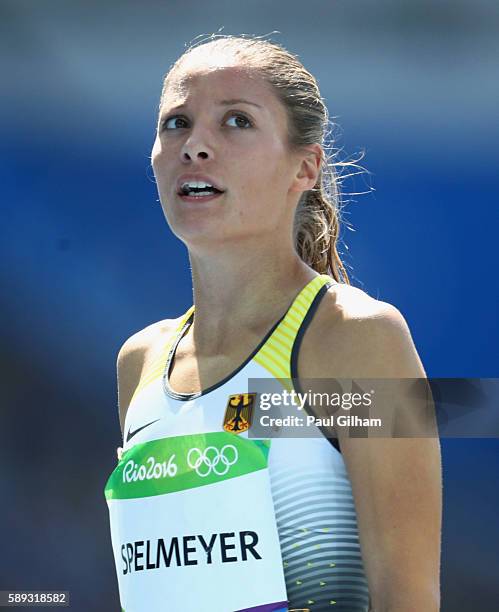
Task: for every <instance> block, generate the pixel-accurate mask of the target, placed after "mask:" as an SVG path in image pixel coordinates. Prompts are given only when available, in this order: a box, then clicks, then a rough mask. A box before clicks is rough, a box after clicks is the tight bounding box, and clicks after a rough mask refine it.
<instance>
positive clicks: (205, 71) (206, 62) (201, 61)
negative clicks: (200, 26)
mask: <svg viewBox="0 0 499 612" xmlns="http://www.w3.org/2000/svg"><path fill="white" fill-rule="evenodd" d="M211 97H216V98H244V99H248V100H249V101H253V102H257V103H258V104H260V105H263V106H266V107H269V108H272V109H273V110H275V107H276V105H279V101H278V100H277V97H276V95H275V93H274V92H273V90H272V87H271V86H270V85H269V84H268V83H267V82H266V81H265V80H264V78H263V77H262V76H261V74H260V73H259V72H258V71H257V70H256V68H254V67H249V66H244V65H242V64H241V63H240V62H237V61H235V60H234V59H231V58H228V57H226V56H224V57H211V56H210V57H207V58H202V57H199V56H198V57H195V58H189V57H187V58H186V59H185V60H184V61H183V62H182V63H181V64H180V65H179V66H177V67H176V68H175V69H174V70H172V72H171V73H170V74H169V75H168V78H167V80H166V84H165V89H164V95H163V100H162V106H168V107H174V106H180V105H184V104H187V103H188V102H190V101H193V100H195V99H196V98H202V99H203V100H208V99H210V98H211Z"/></svg>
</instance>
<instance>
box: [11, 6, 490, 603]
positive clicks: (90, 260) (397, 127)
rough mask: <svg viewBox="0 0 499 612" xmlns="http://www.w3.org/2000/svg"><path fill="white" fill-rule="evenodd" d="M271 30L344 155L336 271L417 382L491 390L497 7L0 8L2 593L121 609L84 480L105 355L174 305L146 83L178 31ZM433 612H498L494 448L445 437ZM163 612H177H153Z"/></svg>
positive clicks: (105, 540)
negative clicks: (350, 168) (364, 299)
mask: <svg viewBox="0 0 499 612" xmlns="http://www.w3.org/2000/svg"><path fill="white" fill-rule="evenodd" d="M222 26H223V27H224V29H223V32H224V33H227V34H239V33H246V34H257V35H263V34H267V33H269V32H271V31H273V30H278V31H279V32H280V33H278V34H274V35H272V37H271V38H272V39H273V40H275V41H277V42H280V43H282V44H284V45H285V46H287V47H288V48H289V49H290V50H291V51H293V52H295V53H298V54H299V56H300V57H301V59H302V61H303V62H304V64H305V65H306V66H307V67H308V69H309V70H311V72H312V73H314V74H315V75H316V77H317V78H318V80H319V84H320V86H321V90H322V94H323V96H324V97H325V98H326V100H327V103H328V107H329V110H330V114H331V115H332V116H333V117H334V121H335V123H336V124H337V125H338V126H339V127H338V128H337V130H336V133H337V135H338V136H339V139H338V140H337V141H336V143H335V146H337V147H340V148H342V149H343V153H342V158H343V159H346V158H349V157H350V158H351V156H352V155H356V154H358V153H359V152H360V151H364V152H365V156H364V158H363V160H362V162H361V163H362V164H363V166H364V167H365V168H366V169H367V170H369V172H370V175H367V174H364V175H363V176H359V177H355V178H353V179H352V180H351V181H349V182H347V183H345V185H344V188H345V190H346V191H347V192H361V191H369V187H370V186H372V187H374V189H375V191H373V192H371V193H370V194H367V195H359V196H352V197H351V198H350V203H349V204H348V207H347V208H346V215H345V218H346V219H347V220H348V223H349V224H351V225H352V227H353V229H354V230H355V231H348V230H346V229H345V231H344V233H343V237H344V245H343V247H342V251H343V256H344V259H345V262H346V264H347V266H348V270H349V273H350V276H351V279H352V283H353V284H354V285H356V286H358V287H360V288H362V289H363V290H365V291H367V292H368V293H369V294H370V295H372V296H374V297H377V298H379V299H382V300H384V301H387V302H390V303H392V304H394V305H396V306H397V307H398V308H399V310H400V311H401V312H402V313H403V314H404V316H405V317H406V320H407V321H408V323H409V326H410V328H411V331H412V334H413V338H414V341H415V343H416V346H417V348H418V351H419V353H420V355H421V358H422V360H423V363H424V365H425V368H426V371H427V373H428V375H429V376H433V377H437V376H440V377H445V376H448V377H460V376H467V377H497V376H499V372H498V367H497V344H498V340H499V338H498V335H499V334H498V323H497V305H498V283H497V272H496V268H497V256H496V247H497V229H498V227H497V196H496V189H497V180H498V171H497V169H498V163H499V147H498V146H497V143H498V140H499V121H498V116H497V114H498V113H497V109H498V102H499V100H498V98H499V95H498V94H499V81H498V77H497V75H498V74H499V70H498V69H499V53H498V52H499V5H498V3H497V2H493V1H492V0H467V1H464V0H452V1H450V0H378V1H377V2H372V1H368V0H358V1H357V2H346V1H328V2H326V1H324V0H322V1H319V0H307V2H306V4H304V3H302V2H300V1H298V0H274V1H273V2H264V1H263V0H246V1H245V2H230V1H228V0H227V1H223V0H209V1H207V2H202V1H200V0H183V2H181V3H180V2H179V3H174V2H169V1H166V0H163V1H161V2H160V1H159V0H156V1H153V0H145V1H143V2H140V3H139V2H132V1H131V0H121V1H120V2H117V1H114V0H106V2H97V1H96V0H85V1H80V0H73V1H72V2H66V1H63V0H44V1H43V2H41V1H40V2H34V1H27V0H1V2H0V51H1V53H0V66H1V74H2V78H1V90H2V94H1V105H2V112H1V113H0V127H1V141H0V162H1V163H0V173H1V174H0V176H1V186H2V195H1V202H2V203H1V207H2V208H1V210H2V219H3V222H2V224H1V242H0V253H1V267H0V281H1V284H2V300H1V304H0V313H1V321H2V326H1V329H2V332H1V333H2V337H1V340H2V341H1V351H0V358H1V372H2V391H3V392H2V396H3V401H2V421H1V439H0V442H1V456H0V479H1V491H2V520H1V533H0V537H1V542H2V548H3V551H4V552H3V555H2V557H1V561H0V580H1V582H0V589H63V590H69V591H71V596H72V606H71V607H72V609H74V610H78V611H79V610H82V611H84V610H85V611H86V610H96V611H101V610H102V611H109V610H118V609H119V600H118V593H117V585H116V577H115V570H114V564H113V558H112V551H111V542H110V536H109V526H108V514H107V507H106V503H105V500H104V495H103V487H104V484H105V481H106V479H107V477H108V475H109V473H110V472H111V470H112V469H113V467H114V465H115V450H116V447H117V446H118V445H120V443H121V436H120V429H119V422H118V412H117V396H116V381H115V363H116V355H117V352H118V350H119V348H120V346H121V344H122V343H123V342H124V341H125V339H126V338H127V337H128V336H130V335H131V334H132V333H134V332H136V331H138V330H139V329H142V328H143V327H145V326H146V325H148V324H150V323H152V322H154V321H158V320H160V319H164V318H170V317H177V316H178V315H179V314H181V313H182V312H184V311H185V310H186V309H187V308H188V307H189V306H190V304H191V297H192V296H191V286H190V274H189V267H188V260H187V254H186V250H185V248H184V246H183V245H182V244H181V243H180V242H179V241H178V240H176V239H175V237H174V236H173V235H172V234H171V233H170V231H169V229H168V227H167V225H166V222H165V220H164V217H163V214H162V211H161V207H160V205H159V204H158V202H157V198H158V196H157V193H156V189H155V185H154V181H153V175H152V170H151V167H150V160H149V155H150V150H151V147H152V143H153V140H154V130H155V121H156V110H157V104H158V101H159V94H160V90H161V84H162V77H163V75H164V73H165V72H166V71H167V70H168V67H169V66H170V64H171V63H172V62H173V61H174V60H175V59H176V58H177V57H178V56H179V55H180V54H181V52H182V51H183V49H184V44H185V43H187V42H189V41H191V40H192V39H193V38H194V37H195V36H197V35H199V34H210V33H212V32H216V31H217V30H218V29H219V28H220V27H222ZM442 453H443V464H444V503H445V505H444V526H443V543H442V545H443V551H442V610H443V611H444V612H454V611H457V612H461V611H468V610H473V612H488V611H496V610H498V609H499V586H498V581H497V577H498V575H499V562H498V558H499V555H498V552H499V541H498V540H499V529H498V518H497V516H498V512H497V507H498V502H499V487H498V477H497V473H498V467H499V442H498V440H497V439H485V440H484V439H482V440H476V439H475V440H472V439H459V440H457V439H454V440H442ZM173 612H177V611H173Z"/></svg>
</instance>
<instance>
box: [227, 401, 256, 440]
mask: <svg viewBox="0 0 499 612" xmlns="http://www.w3.org/2000/svg"><path fill="white" fill-rule="evenodd" d="M255 398H256V393H236V394H235V395H229V401H228V402H227V408H226V409H225V415H224V430H225V431H228V432H229V433H233V434H240V433H243V432H244V431H248V429H249V428H250V427H251V421H252V419H253V408H254V405H255Z"/></svg>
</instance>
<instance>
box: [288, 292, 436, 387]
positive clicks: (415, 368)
mask: <svg viewBox="0 0 499 612" xmlns="http://www.w3.org/2000/svg"><path fill="white" fill-rule="evenodd" d="M307 336H308V338H307ZM305 340H306V343H305ZM305 340H304V343H303V350H304V351H305V352H306V355H305V356H304V358H303V360H302V361H303V362H305V361H306V362H308V365H306V364H305V363H304V368H306V370H307V375H308V376H309V377H310V378H313V377H317V378H321V377H324V378H326V377H329V376H335V377H337V378H341V377H344V378H354V377H359V378H361V377H364V378H385V377H386V378H392V377H393V378H412V377H422V376H425V374H424V369H423V366H422V363H421V361H420V359H419V356H418V354H417V351H416V347H415V345H414V342H413V339H412V336H411V332H410V330H409V326H408V324H407V321H406V320H405V318H404V316H403V315H402V313H401V312H400V310H399V309H398V308H396V307H395V306H394V305H392V304H389V303H388V302H383V301H380V300H377V299H375V298H373V297H371V296H370V295H368V294H367V293H366V292H365V291H363V290H362V289H358V288H357V287H352V286H350V285H346V284H341V283H339V284H336V285H334V286H333V287H331V288H330V289H329V291H328V292H327V293H326V294H325V295H324V297H323V299H322V300H321V303H320V305H319V307H318V309H317V312H316V313H315V316H314V317H313V319H312V321H311V323H310V326H309V330H308V331H307V333H306V334H305ZM300 360H301V358H300ZM299 371H300V367H299ZM312 371H313V372H314V373H312Z"/></svg>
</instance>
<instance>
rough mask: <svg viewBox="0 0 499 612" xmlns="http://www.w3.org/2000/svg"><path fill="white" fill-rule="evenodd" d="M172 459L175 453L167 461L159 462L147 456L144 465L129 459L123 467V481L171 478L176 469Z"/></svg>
mask: <svg viewBox="0 0 499 612" xmlns="http://www.w3.org/2000/svg"><path fill="white" fill-rule="evenodd" d="M174 459H175V455H172V456H171V457H170V459H169V460H168V463H167V462H166V461H163V462H161V463H160V462H157V461H156V459H155V458H154V457H148V458H147V459H146V461H145V463H146V465H144V464H142V465H139V464H138V463H135V461H134V460H133V459H130V461H127V462H126V464H125V467H124V468H123V482H137V480H152V479H153V478H155V479H158V478H167V477H170V478H171V477H173V476H175V475H176V474H177V470H178V468H177V465H176V464H175V462H174ZM147 464H148V465H147Z"/></svg>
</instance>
